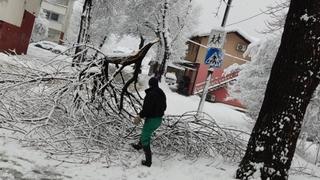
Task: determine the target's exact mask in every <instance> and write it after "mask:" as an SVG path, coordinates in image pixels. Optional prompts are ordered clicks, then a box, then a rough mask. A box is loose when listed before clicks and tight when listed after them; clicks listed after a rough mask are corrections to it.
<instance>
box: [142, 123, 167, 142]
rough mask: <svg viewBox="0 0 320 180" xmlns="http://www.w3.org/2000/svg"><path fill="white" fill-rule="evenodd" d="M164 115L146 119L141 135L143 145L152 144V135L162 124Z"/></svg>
mask: <svg viewBox="0 0 320 180" xmlns="http://www.w3.org/2000/svg"><path fill="white" fill-rule="evenodd" d="M161 122H162V117H155V118H149V119H146V120H145V123H144V125H143V128H142V133H141V137H140V141H141V144H142V145H143V146H150V141H151V135H152V133H153V132H154V131H155V130H156V129H158V127H159V126H160V125H161Z"/></svg>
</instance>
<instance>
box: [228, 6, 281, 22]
mask: <svg viewBox="0 0 320 180" xmlns="http://www.w3.org/2000/svg"><path fill="white" fill-rule="evenodd" d="M285 8H286V7H283V8H281V9H278V10H275V11H273V12H272V13H276V12H278V11H281V10H283V9H285ZM272 10H273V9H269V10H267V11H263V12H261V13H258V14H255V15H253V16H250V17H248V18H246V19H243V20H240V21H237V22H234V23H231V24H227V25H226V26H232V25H235V24H239V23H242V22H244V21H248V20H250V19H253V18H255V17H257V16H260V15H261V14H264V13H267V12H270V11H272Z"/></svg>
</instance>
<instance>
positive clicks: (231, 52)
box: [167, 30, 255, 108]
mask: <svg viewBox="0 0 320 180" xmlns="http://www.w3.org/2000/svg"><path fill="white" fill-rule="evenodd" d="M208 39H209V32H208V33H203V34H196V35H192V36H191V38H190V41H188V42H187V45H188V50H187V53H186V56H185V60H184V61H177V62H173V63H170V64H169V65H168V68H167V72H173V73H175V74H176V76H177V79H178V80H177V81H178V90H177V92H178V93H181V94H184V95H195V94H201V93H202V92H203V89H204V85H205V81H206V78H207V74H208V68H209V67H208V65H207V64H205V63H204V60H205V57H206V54H207V47H206V45H207V44H208ZM254 40H255V39H252V38H250V36H248V35H246V34H245V33H243V32H241V30H228V31H227V34H226V38H225V43H224V45H223V51H224V57H223V63H222V66H221V67H220V68H215V69H214V70H213V72H212V73H213V74H212V75H213V76H212V79H211V83H210V85H209V92H208V95H207V98H206V99H207V100H208V101H212V102H220V103H224V104H228V105H232V106H236V107H240V108H243V106H242V105H241V103H240V102H239V101H238V100H236V99H230V98H228V97H229V94H228V88H227V87H228V85H229V84H230V83H232V82H233V81H234V80H235V79H236V77H237V76H238V73H239V68H238V67H239V65H242V64H245V63H247V62H249V61H250V57H245V56H244V52H245V51H246V50H247V47H248V45H249V44H250V43H251V42H253V41H254Z"/></svg>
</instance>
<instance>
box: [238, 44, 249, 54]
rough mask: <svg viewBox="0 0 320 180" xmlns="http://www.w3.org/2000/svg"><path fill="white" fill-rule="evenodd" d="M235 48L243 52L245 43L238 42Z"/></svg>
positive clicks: (245, 48)
mask: <svg viewBox="0 0 320 180" xmlns="http://www.w3.org/2000/svg"><path fill="white" fill-rule="evenodd" d="M236 50H237V51H239V52H245V51H246V50H247V45H245V44H241V43H238V44H237V47H236Z"/></svg>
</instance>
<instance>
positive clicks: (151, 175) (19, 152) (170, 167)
mask: <svg viewBox="0 0 320 180" xmlns="http://www.w3.org/2000/svg"><path fill="white" fill-rule="evenodd" d="M0 55H1V54H0ZM55 56H56V55H55V54H53V53H51V52H50V51H46V50H43V49H40V48H36V47H30V49H29V53H28V55H27V56H21V57H20V58H26V59H32V58H38V59H43V60H44V61H47V60H49V59H51V58H53V57H55ZM1 58H2V59H4V58H7V57H6V56H5V55H1V56H0V63H1V62H3V61H1ZM0 65H1V64H0ZM145 80H146V81H147V78H145ZM161 87H162V89H164V91H165V93H166V95H167V101H168V102H167V104H168V109H167V111H166V114H183V113H185V112H187V111H195V110H196V109H197V107H198V103H199V101H200V97H198V96H191V97H186V96H182V95H179V94H177V93H175V92H172V91H171V90H170V89H169V88H168V86H166V84H165V83H162V84H161ZM204 111H205V112H206V113H208V114H210V115H211V116H212V117H213V118H214V119H215V120H216V121H217V122H218V124H220V125H224V126H232V127H234V128H237V129H241V130H244V131H247V132H250V129H251V128H250V124H249V123H248V122H249V121H247V120H246V119H247V117H246V116H245V115H244V114H243V113H241V112H238V111H236V110H234V109H232V108H230V107H229V106H227V105H223V104H218V103H209V102H205V105H204ZM9 137H15V134H12V133H11V132H8V131H7V130H3V129H0V179H3V180H13V179H74V180H100V179H101V180H140V179H145V180H164V179H165V180H180V179H181V180H182V179H183V180H209V179H212V180H231V179H234V174H235V171H236V169H237V164H232V163H230V162H225V161H224V160H222V159H219V158H218V157H217V158H216V159H207V158H200V159H198V160H195V161H191V160H187V159H184V158H183V157H182V156H181V157H179V156H176V157H174V158H166V157H163V156H161V155H159V154H157V152H154V156H153V164H152V167H150V168H147V167H143V166H141V165H140V161H141V159H143V158H144V155H143V153H142V152H135V151H134V150H132V151H129V152H123V154H121V155H119V156H125V157H126V158H125V159H126V160H127V162H123V161H122V160H119V159H117V158H115V159H114V160H113V162H114V163H112V164H107V163H106V162H105V161H104V160H103V159H99V160H97V161H96V162H92V163H90V164H77V163H67V162H61V161H57V160H54V159H51V158H50V154H46V153H44V152H42V151H40V150H37V149H36V148H35V147H24V146H23V143H21V142H19V141H17V140H15V139H12V138H9ZM121 159H123V158H121ZM292 169H293V171H292V172H298V171H299V170H300V169H304V170H308V171H307V172H309V173H310V174H314V173H318V174H317V176H318V177H312V176H310V175H307V174H302V175H298V174H292V175H291V176H290V179H292V180H313V179H319V178H320V173H319V172H320V168H317V167H315V166H313V165H312V164H308V163H307V162H305V161H304V160H303V159H301V158H300V157H299V156H296V157H295V159H294V161H293V166H292Z"/></svg>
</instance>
